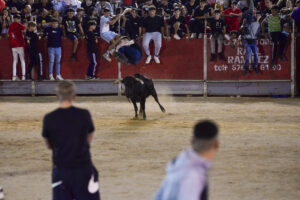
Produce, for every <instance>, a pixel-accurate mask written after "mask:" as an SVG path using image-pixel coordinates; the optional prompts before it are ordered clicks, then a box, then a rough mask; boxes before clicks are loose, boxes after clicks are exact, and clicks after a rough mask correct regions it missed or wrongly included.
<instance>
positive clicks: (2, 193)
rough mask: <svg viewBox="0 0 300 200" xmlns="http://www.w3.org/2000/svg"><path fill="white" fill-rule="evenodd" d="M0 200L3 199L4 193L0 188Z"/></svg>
mask: <svg viewBox="0 0 300 200" xmlns="http://www.w3.org/2000/svg"><path fill="white" fill-rule="evenodd" d="M0 199H1V200H2V199H4V192H3V188H2V187H1V186H0Z"/></svg>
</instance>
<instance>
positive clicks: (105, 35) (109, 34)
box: [100, 31, 118, 43]
mask: <svg viewBox="0 0 300 200" xmlns="http://www.w3.org/2000/svg"><path fill="white" fill-rule="evenodd" d="M117 35H118V34H117V33H115V32H113V31H106V32H103V33H101V35H100V36H101V38H102V39H103V40H105V41H106V42H107V43H109V42H110V41H111V40H112V39H114V38H115V37H116V36H117Z"/></svg>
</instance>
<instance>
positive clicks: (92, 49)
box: [86, 21, 98, 80]
mask: <svg viewBox="0 0 300 200" xmlns="http://www.w3.org/2000/svg"><path fill="white" fill-rule="evenodd" d="M88 26H89V29H88V32H87V33H86V40H87V47H86V48H87V53H88V57H89V60H90V64H89V67H88V72H87V75H86V79H87V80H93V79H96V76H95V71H96V66H97V52H98V48H97V43H98V40H97V38H96V35H95V32H94V31H95V29H96V26H97V23H96V22H95V21H90V22H88Z"/></svg>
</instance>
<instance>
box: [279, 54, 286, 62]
mask: <svg viewBox="0 0 300 200" xmlns="http://www.w3.org/2000/svg"><path fill="white" fill-rule="evenodd" d="M279 59H280V60H282V61H287V59H286V57H285V56H284V55H282V56H280V57H279Z"/></svg>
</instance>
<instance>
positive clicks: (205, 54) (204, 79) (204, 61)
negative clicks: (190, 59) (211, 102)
mask: <svg viewBox="0 0 300 200" xmlns="http://www.w3.org/2000/svg"><path fill="white" fill-rule="evenodd" d="M206 23H207V21H206V19H205V21H204V37H203V43H204V44H203V96H204V97H207V35H206Z"/></svg>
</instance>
